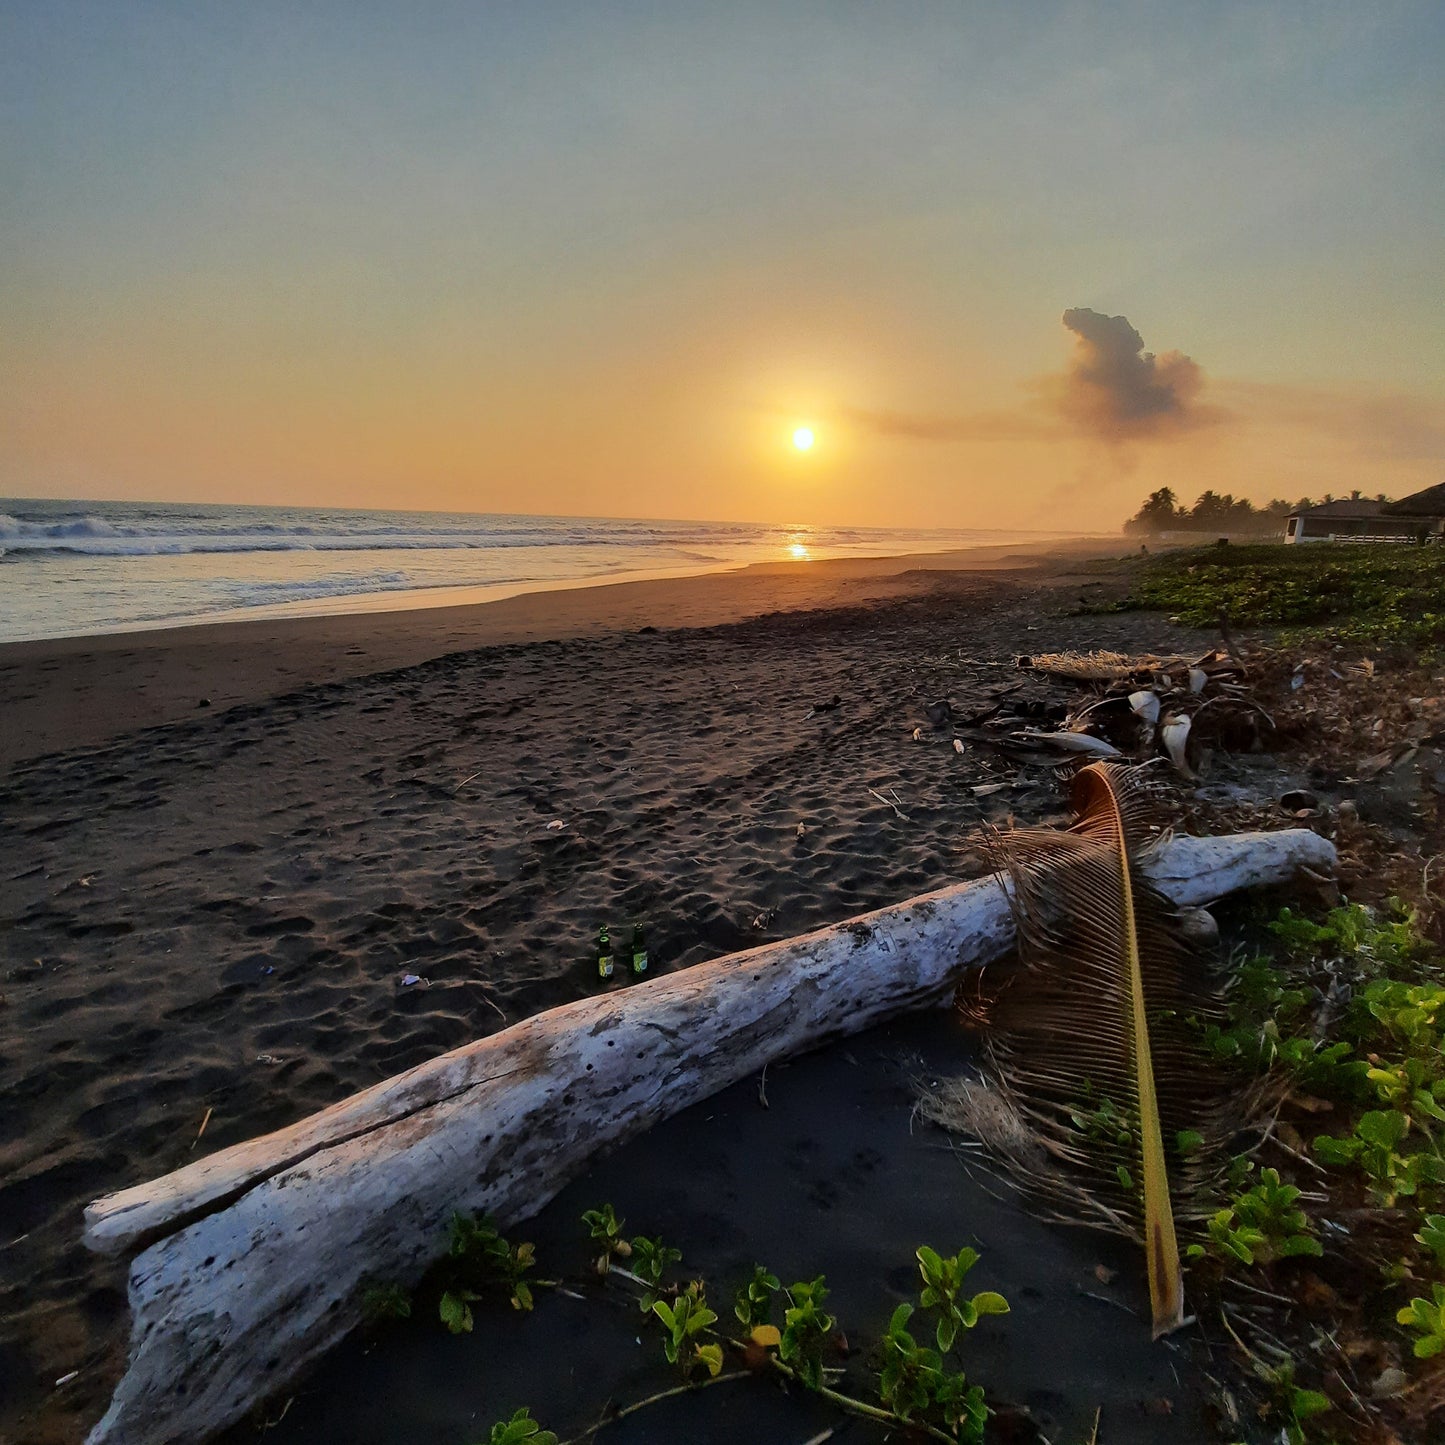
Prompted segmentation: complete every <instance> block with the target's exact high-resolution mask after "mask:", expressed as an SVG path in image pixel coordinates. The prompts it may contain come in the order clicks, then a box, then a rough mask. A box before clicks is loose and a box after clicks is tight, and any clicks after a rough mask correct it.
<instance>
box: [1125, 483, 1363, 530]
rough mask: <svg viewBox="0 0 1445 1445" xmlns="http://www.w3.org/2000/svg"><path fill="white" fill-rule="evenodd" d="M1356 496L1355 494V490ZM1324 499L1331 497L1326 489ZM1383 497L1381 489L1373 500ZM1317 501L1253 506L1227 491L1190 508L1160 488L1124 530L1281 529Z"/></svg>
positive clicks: (1308, 499) (1211, 494) (1204, 497)
mask: <svg viewBox="0 0 1445 1445" xmlns="http://www.w3.org/2000/svg"><path fill="white" fill-rule="evenodd" d="M1355 497H1356V499H1358V497H1359V493H1358V492H1356V493H1355ZM1323 500H1324V501H1326V502H1332V501H1334V498H1333V497H1332V496H1331V495H1330V494H1329V493H1328V492H1326V493H1325V495H1324V498H1323ZM1375 500H1376V501H1379V502H1383V501H1385V500H1386V497H1385V494H1384V493H1383V492H1381V493H1380V495H1379V496H1378V497H1377V498H1376V499H1375ZM1318 505H1319V503H1318V502H1316V501H1315V500H1314V498H1313V497H1301V498H1300V499H1299V501H1297V502H1287V501H1285V500H1284V499H1283V498H1282V497H1280V498H1276V499H1275V500H1274V501H1272V502H1266V503H1265V505H1264V506H1262V507H1256V506H1255V505H1254V503H1253V502H1251V501H1248V500H1247V499H1246V498H1244V497H1235V496H1232V495H1231V494H1230V493H1229V492H1215V491H1207V492H1202V493H1201V494H1200V495H1199V497H1198V498H1197V499H1196V501H1195V503H1194V505H1193V506H1192V507H1184V506H1181V505H1180V504H1179V498H1178V497H1177V496H1176V495H1175V493H1174V491H1173V489H1172V488H1170V487H1160V488H1159V490H1158V491H1157V492H1150V493H1149V498H1148V500H1147V501H1146V502H1145V503H1144V505H1143V506H1142V507H1140V508H1139V510H1138V511H1137V512H1135V513H1134V515H1133V516H1132V517H1130V518H1129V520H1128V521H1127V522H1125V523H1124V530H1125V531H1126V532H1170V531H1181V532H1202V531H1225V532H1275V531H1280V530H1282V529H1283V525H1284V519H1285V518H1286V517H1288V516H1290V515H1291V514H1292V513H1294V512H1301V511H1303V510H1304V509H1305V508H1306V507H1316V506H1318Z"/></svg>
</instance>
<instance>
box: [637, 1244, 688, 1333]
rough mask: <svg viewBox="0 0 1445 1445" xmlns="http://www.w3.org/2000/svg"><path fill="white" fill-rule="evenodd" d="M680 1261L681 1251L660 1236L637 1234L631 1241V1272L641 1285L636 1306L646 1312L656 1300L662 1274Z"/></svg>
mask: <svg viewBox="0 0 1445 1445" xmlns="http://www.w3.org/2000/svg"><path fill="white" fill-rule="evenodd" d="M681 1261H682V1251H681V1250H680V1249H674V1248H673V1247H672V1246H671V1245H668V1244H664V1243H663V1242H662V1239H661V1237H660V1236H659V1237H658V1238H656V1239H649V1238H648V1237H647V1236H646V1235H644V1234H639V1235H638V1236H637V1238H636V1239H634V1240H633V1241H632V1273H633V1275H634V1276H635V1278H636V1280H637V1282H638V1283H639V1284H640V1285H641V1286H642V1297H641V1299H640V1300H639V1301H638V1307H639V1308H640V1309H641V1310H642V1312H643V1314H646V1313H647V1312H648V1311H649V1310H650V1309H651V1308H652V1306H653V1305H654V1304H655V1303H656V1302H657V1298H658V1292H659V1291H660V1290H661V1288H662V1277H663V1275H664V1274H665V1273H666V1272H667V1271H668V1270H669V1269H670V1268H671V1267H672V1266H673V1265H675V1264H679V1263H681Z"/></svg>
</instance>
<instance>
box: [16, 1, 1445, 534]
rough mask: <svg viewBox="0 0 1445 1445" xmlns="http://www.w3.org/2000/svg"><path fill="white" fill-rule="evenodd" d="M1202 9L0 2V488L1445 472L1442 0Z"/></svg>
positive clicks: (1381, 480) (858, 484)
mask: <svg viewBox="0 0 1445 1445" xmlns="http://www.w3.org/2000/svg"><path fill="white" fill-rule="evenodd" d="M1207 8H1208V10H1209V13H1208V14H1207V15H1206V14H1204V13H1203V12H1201V13H1200V14H1198V15H1196V16H1193V18H1191V13H1192V12H1191V11H1190V10H1188V9H1187V8H1185V7H1179V8H1178V9H1177V10H1176V9H1173V8H1171V10H1170V13H1168V14H1161V13H1159V9H1158V7H1148V8H1140V9H1138V10H1132V9H1131V7H1127V6H1125V7H1119V6H1113V7H1102V8H1098V9H1094V8H1092V7H1087V6H1085V7H1075V6H1067V7H1047V6H1046V7H1043V8H1042V9H1041V11H1040V13H1039V16H1030V17H1028V18H1027V20H1026V21H1025V20H1024V19H1017V20H1015V19H1012V18H1010V17H1008V16H1005V15H1000V14H997V13H994V10H993V8H992V7H989V8H985V7H970V6H961V7H949V8H946V9H945V8H939V7H933V6H923V5H918V6H913V5H903V6H900V7H897V8H896V9H894V8H893V7H888V9H887V13H886V14H885V13H884V11H883V10H881V9H879V10H873V9H857V10H849V9H846V8H841V7H837V6H832V7H826V8H824V9H814V8H813V7H811V6H806V5H804V6H799V7H797V8H796V9H793V8H791V7H790V8H789V9H788V12H787V14H786V16H784V15H780V13H779V12H778V10H777V7H770V6H760V7H757V8H756V9H755V10H751V11H750V10H749V8H748V7H738V8H735V9H734V8H729V7H723V8H721V9H719V10H718V11H717V12H716V13H712V14H705V13H704V12H701V11H693V10H691V9H690V7H679V9H678V11H677V12H676V13H675V14H673V15H672V16H671V17H667V16H660V15H659V14H658V13H657V11H656V10H655V9H654V8H652V7H633V6H629V5H620V6H618V7H616V8H615V9H611V8H609V10H608V13H607V14H606V15H605V16H604V15H602V14H601V13H600V12H598V11H597V10H596V9H589V8H587V7H570V6H563V5H548V4H541V5H538V6H535V7H518V10H517V12H516V13H510V14H509V13H504V12H502V11H491V10H479V9H477V8H474V7H461V8H457V9H451V8H448V7H441V8H438V9H436V10H435V11H428V12H427V18H426V20H425V23H421V22H417V21H415V20H413V19H410V18H409V16H410V11H409V9H404V8H401V7H387V6H380V5H376V6H361V7H346V8H342V7H337V8H336V9H335V10H334V11H332V10H330V9H328V7H326V6H320V7H317V8H315V9H314V11H312V12H311V13H309V15H308V17H307V18H304V19H301V18H297V17H296V16H295V14H294V13H293V10H292V8H290V7H280V6H277V7H274V8H272V7H268V6H257V7H254V8H252V7H247V8H246V12H245V13H244V14H242V13H241V12H239V11H237V12H233V13H231V14H230V15H227V16H225V17H224V18H222V17H221V16H220V15H219V13H216V14H211V15H209V16H207V15H204V14H197V13H195V12H194V11H193V9H192V8H190V7H180V6H175V7H172V6H165V5H154V6H139V7H115V8H110V7H89V6H76V7H73V8H72V7H70V6H67V5H57V6H55V7H35V9H34V10H33V11H32V12H30V13H21V14H16V13H15V12H13V11H12V12H9V13H8V18H7V19H5V20H4V22H3V24H4V27H5V32H4V34H3V35H0V54H3V55H4V56H5V57H8V58H6V59H4V60H0V90H3V92H4V93H5V94H7V95H9V96H11V97H12V99H11V101H10V102H9V110H8V112H7V113H8V116H9V122H8V124H7V131H8V133H9V139H8V140H7V143H6V151H5V156H4V159H3V171H0V182H3V183H4V187H5V193H6V195H7V196H8V197H10V198H11V199H10V202H9V203H8V204H7V211H8V213H9V214H8V216H7V219H6V220H5V221H4V223H3V225H4V238H5V244H4V246H3V248H0V493H7V494H10V495H15V496H60V497H64V496H73V497H97V498H98V497H106V498H110V497H126V498H136V499H157V500H196V501H245V502H278V503H281V502H285V503H295V502H307V503H316V504H328V505H354V506H368V507H376V506H392V507H433V508H441V509H465V510H479V511H537V512H557V513H576V514H589V515H624V516H657V517H689V518H737V519H748V520H759V521H797V522H841V523H858V524H876V525H908V526H920V525H921V526H928V525H937V526H950V527H955V526H1003V527H1045V528H1055V527H1074V528H1090V527H1097V526H1100V525H1112V524H1115V523H1117V522H1118V521H1120V520H1121V519H1122V518H1123V517H1124V516H1125V515H1127V514H1128V513H1129V512H1130V511H1132V510H1133V509H1134V506H1135V505H1137V502H1138V500H1139V499H1140V498H1141V497H1142V496H1143V495H1144V494H1145V493H1146V492H1147V491H1149V490H1151V489H1152V488H1154V487H1157V486H1162V485H1168V486H1172V487H1173V488H1174V489H1175V490H1176V491H1177V492H1179V493H1181V494H1182V495H1183V496H1184V497H1185V498H1192V497H1193V496H1194V495H1195V494H1196V493H1197V492H1198V491H1200V490H1202V489H1203V488H1205V487H1214V488H1216V489H1218V490H1222V491H1232V492H1234V493H1236V494H1242V495H1245V496H1249V497H1251V498H1253V499H1255V500H1258V501H1263V500H1266V499H1268V498H1270V497H1274V496H1285V497H1288V498H1291V499H1293V498H1296V497H1298V496H1300V495H1303V494H1313V495H1319V494H1321V493H1323V492H1326V491H1332V492H1335V493H1343V492H1348V491H1349V490H1351V489H1352V488H1360V489H1361V490H1363V491H1365V492H1366V493H1369V494H1374V493H1375V492H1378V491H1385V492H1388V493H1391V494H1393V495H1399V494H1403V493H1404V492H1408V491H1410V490H1414V489H1416V488H1419V487H1423V486H1427V485H1431V484H1433V483H1435V482H1438V481H1440V480H1442V479H1445V308H1442V307H1441V306H1440V303H1439V298H1440V296H1441V295H1445V261H1442V257H1445V248H1441V247H1440V246H1439V237H1440V236H1441V235H1442V234H1445V224H1442V222H1445V188H1442V187H1441V186H1440V185H1439V176H1440V175H1441V174H1442V173H1445V167H1442V161H1445V155H1442V149H1445V148H1442V127H1441V125H1440V119H1439V118H1440V115H1441V114H1442V113H1445V107H1442V105H1441V101H1442V98H1445V97H1442V96H1441V94H1440V91H1441V83H1440V80H1439V76H1440V73H1441V71H1440V61H1441V60H1442V59H1445V46H1442V36H1445V24H1442V18H1441V17H1442V12H1441V11H1440V10H1439V9H1438V8H1436V7H1432V6H1429V5H1426V4H1421V5H1418V6H1411V5H1402V6H1398V7H1393V8H1392V9H1391V10H1390V11H1389V12H1388V14H1387V15H1386V16H1384V17H1381V16H1378V15H1375V14H1373V13H1371V14H1365V13H1363V12H1362V11H1361V9H1360V7H1354V6H1343V5H1341V6H1324V5H1322V6H1319V7H1310V8H1309V9H1308V10H1300V11H1298V12H1291V11H1290V10H1289V9H1288V8H1281V9H1279V10H1277V11H1276V10H1273V9H1272V10H1271V13H1270V14H1263V13H1261V11H1260V9H1259V7H1253V6H1240V7H1238V8H1237V9H1236V8H1233V7H1228V6H1223V7H1207ZM122 10H124V11H125V13H121V11H122ZM724 10H726V13H724ZM523 12H525V13H523ZM1291 14H1293V15H1294V19H1293V20H1291V18H1290V16H1291ZM1070 308H1081V310H1080V311H1079V312H1077V313H1071V314H1075V315H1079V316H1082V315H1084V314H1085V311H1089V312H1094V313H1097V321H1096V323H1094V324H1096V325H1098V326H1106V324H1107V322H1108V318H1121V317H1127V318H1128V323H1130V324H1132V326H1133V327H1134V328H1135V329H1136V330H1137V332H1138V333H1139V334H1140V337H1141V338H1142V351H1135V352H1132V353H1131V352H1130V351H1129V343H1127V342H1126V343H1123V344H1122V349H1119V350H1117V351H1108V352H1107V355H1105V353H1102V352H1099V353H1096V352H1093V351H1090V350H1089V349H1088V346H1087V345H1086V343H1085V342H1084V341H1083V340H1082V339H1081V336H1080V333H1079V332H1077V331H1075V330H1070V329H1068V328H1066V327H1065V325H1063V324H1062V323H1061V317H1062V316H1063V314H1064V312H1065V311H1066V310H1070ZM1123 335H1127V328H1125V329H1124V330H1119V329H1117V328H1116V329H1115V330H1114V331H1113V332H1110V333H1109V340H1108V345H1109V346H1112V345H1113V342H1114V341H1115V340H1117V338H1118V337H1119V336H1123ZM1106 350H1107V347H1106ZM1176 351H1177V352H1180V353H1183V354H1184V355H1185V356H1187V357H1188V358H1190V359H1191V360H1192V363H1193V366H1192V367H1191V366H1189V364H1188V363H1186V362H1184V361H1182V360H1178V361H1177V362H1169V361H1168V360H1167V359H1166V355H1167V354H1168V353H1171V352H1176ZM1144 353H1159V356H1160V360H1159V361H1158V362H1157V363H1153V369H1152V370H1151V369H1149V368H1150V363H1149V362H1148V361H1147V357H1146V356H1145V355H1144ZM1101 357H1102V358H1103V360H1102V361H1101V362H1100V367H1095V368H1094V371H1093V372H1091V371H1090V369H1089V368H1090V367H1091V365H1092V364H1093V362H1096V361H1100V358H1101ZM1171 367H1172V368H1173V369H1172V370H1171ZM1100 368H1102V369H1100ZM1141 368H1143V369H1141ZM1091 376H1092V377H1093V379H1092V380H1091V379H1090V377H1091ZM1100 378H1102V379H1100ZM1156 381H1157V383H1158V386H1160V387H1162V388H1163V390H1162V391H1157V392H1156V391H1154V390H1150V388H1154V387H1155V385H1156ZM1136 383H1137V384H1138V385H1139V386H1141V387H1143V388H1144V390H1143V391H1142V392H1140V393H1139V394H1138V395H1142V396H1144V397H1145V398H1146V401H1145V408H1146V409H1145V412H1144V413H1141V416H1142V418H1143V419H1142V420H1140V419H1139V418H1134V419H1132V420H1131V416H1132V413H1131V412H1130V410H1129V408H1130V407H1131V406H1132V405H1133V404H1134V401H1135V400H1137V396H1135V394H1134V393H1133V392H1131V391H1130V390H1129V388H1131V387H1133V386H1135V385H1136ZM1176 383H1178V384H1179V386H1180V390H1179V391H1178V392H1177V393H1176V392H1175V391H1173V390H1171V389H1170V388H1172V387H1174V386H1175V384H1176ZM1091 388H1092V389H1091ZM1150 397H1153V398H1154V400H1149V399H1148V398H1150ZM1160 398H1162V400H1161V399H1160ZM1156 402H1157V407H1156ZM802 422H807V423H809V424H811V425H812V426H813V427H814V428H815V430H816V432H817V437H818V444H817V446H816V447H815V448H814V449H813V451H812V452H810V453H809V454H807V455H806V456H803V455H799V454H798V453H797V452H795V451H794V449H793V448H792V447H791V445H790V444H789V438H790V436H791V433H792V431H793V429H794V427H795V426H796V425H798V424H800V423H802Z"/></svg>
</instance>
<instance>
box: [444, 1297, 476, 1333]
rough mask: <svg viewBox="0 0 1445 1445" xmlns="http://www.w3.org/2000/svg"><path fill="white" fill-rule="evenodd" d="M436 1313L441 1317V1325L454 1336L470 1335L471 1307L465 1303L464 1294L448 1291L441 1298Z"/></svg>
mask: <svg viewBox="0 0 1445 1445" xmlns="http://www.w3.org/2000/svg"><path fill="white" fill-rule="evenodd" d="M438 1313H439V1314H440V1315H441V1321H442V1323H443V1324H444V1325H445V1326H446V1327H447V1328H448V1329H449V1330H450V1331H451V1332H452V1333H453V1334H454V1335H463V1334H466V1335H469V1334H471V1332H472V1307H471V1306H470V1305H469V1304H468V1303H467V1301H466V1298H465V1297H464V1294H457V1293H454V1292H453V1291H452V1290H448V1291H447V1292H446V1293H445V1294H444V1295H443V1296H442V1298H441V1304H440V1305H439V1306H438Z"/></svg>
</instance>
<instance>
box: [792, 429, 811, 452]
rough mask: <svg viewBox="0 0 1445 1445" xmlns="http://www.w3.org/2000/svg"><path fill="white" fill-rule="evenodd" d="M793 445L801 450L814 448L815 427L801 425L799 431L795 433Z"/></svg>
mask: <svg viewBox="0 0 1445 1445" xmlns="http://www.w3.org/2000/svg"><path fill="white" fill-rule="evenodd" d="M793 445H794V446H795V447H797V449H798V450H799V451H800V452H806V451H810V450H812V446H813V428H812V427H810V426H800V427H799V428H798V429H797V431H795V432H794V433H793Z"/></svg>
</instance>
